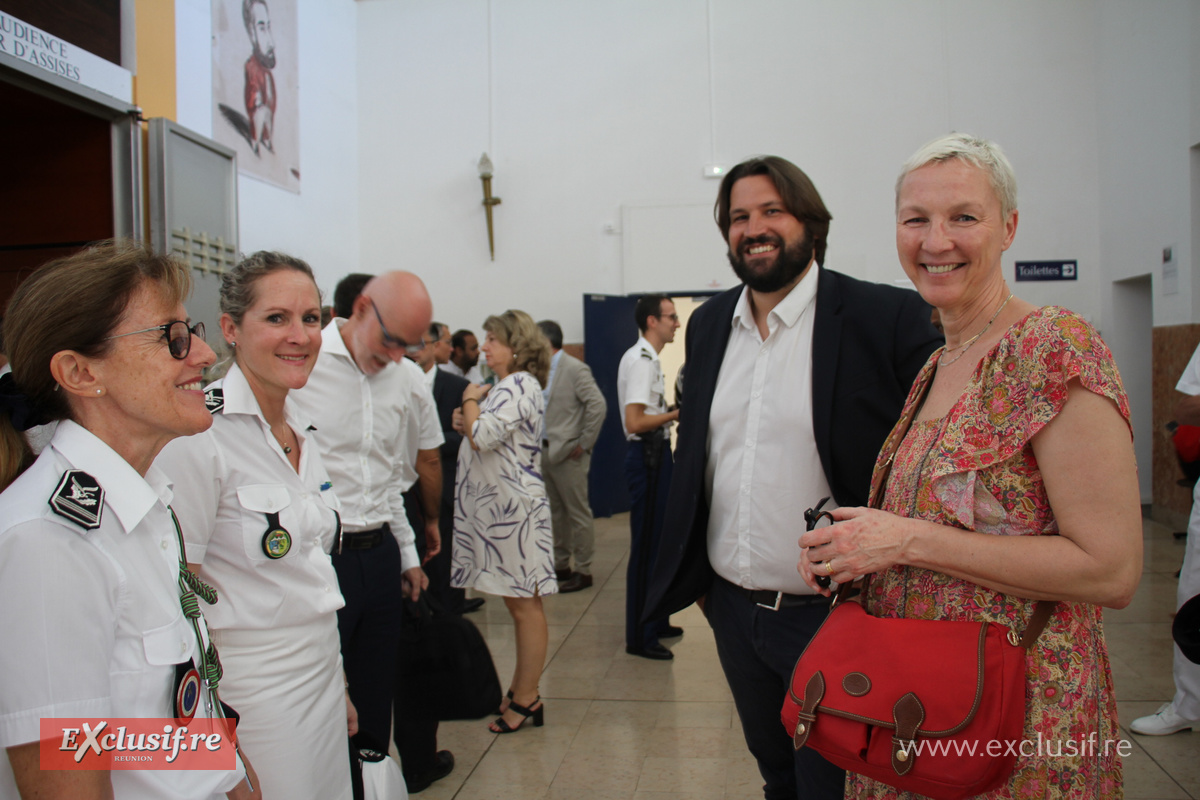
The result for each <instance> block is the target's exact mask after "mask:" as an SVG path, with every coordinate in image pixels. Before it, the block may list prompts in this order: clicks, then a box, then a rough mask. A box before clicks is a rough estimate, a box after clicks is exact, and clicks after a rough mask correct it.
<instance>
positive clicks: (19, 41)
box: [0, 11, 133, 103]
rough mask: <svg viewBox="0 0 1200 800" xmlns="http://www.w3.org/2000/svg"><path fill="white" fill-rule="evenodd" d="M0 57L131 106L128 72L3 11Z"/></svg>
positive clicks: (131, 90) (131, 83)
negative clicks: (5, 56) (56, 76)
mask: <svg viewBox="0 0 1200 800" xmlns="http://www.w3.org/2000/svg"><path fill="white" fill-rule="evenodd" d="M0 53H6V54H8V55H10V56H12V57H13V58H19V59H20V60H21V61H24V62H26V63H28V64H32V65H33V66H35V67H37V68H38V69H43V70H45V71H46V72H52V73H54V74H55V75H58V76H59V77H62V78H66V79H67V80H69V81H73V82H75V83H79V84H82V85H84V86H87V87H88V88H89V89H95V90H96V91H98V92H103V93H104V94H106V95H108V96H109V97H115V98H117V99H118V100H121V101H122V102H125V103H130V102H133V78H132V75H131V73H130V72H129V70H127V69H125V68H123V67H120V66H118V65H116V64H114V63H112V62H111V61H105V60H104V59H103V58H101V57H100V56H98V55H94V54H93V53H89V52H88V51H87V50H84V49H82V48H79V47H76V46H75V45H73V44H71V43H70V42H66V41H63V40H62V39H60V38H58V37H57V36H52V35H50V34H48V33H46V32H45V31H44V30H42V29H41V28H36V27H34V26H33V25H30V24H29V23H27V22H22V21H21V20H19V19H17V18H16V17H14V16H12V15H11V14H5V13H4V12H3V11H0Z"/></svg>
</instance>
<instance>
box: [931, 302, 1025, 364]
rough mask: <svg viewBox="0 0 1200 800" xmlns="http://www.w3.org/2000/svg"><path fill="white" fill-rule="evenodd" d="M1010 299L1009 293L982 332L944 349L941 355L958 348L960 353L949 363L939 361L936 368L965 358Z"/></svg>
mask: <svg viewBox="0 0 1200 800" xmlns="http://www.w3.org/2000/svg"><path fill="white" fill-rule="evenodd" d="M1012 299H1013V296H1012V292H1009V294H1008V297H1006V298H1004V302H1003V303H1001V304H1000V307H999V308H997V309H996V313H995V314H992V318H991V319H989V320H988V323H987V325H984V326H983V330H981V331H980V332H979V333H977V334H975V335H974V336H972V337H971V338H970V339H967V341H965V342H963V343H962V344H958V345H955V346H954V347H950V348H944V349H943V351H942V353H943V355H944V354H945V353H948V352H950V351H951V350H958V349H960V348H961V350H962V352H960V353H959V354H958V355H956V356H955V357H954V358H952V359H950V360H949V361H941V360H939V361H938V366H939V367H948V366H950V365H951V364H953V363H954V362H955V361H958V360H959V359H960V358H962V357H963V356H965V355H966V354H967V351H968V350H970V349H971V345H973V344H975V342H977V341H979V337H980V336H983V335H984V334H985V333H987V332H988V329H990V328H991V327H992V323H993V322H995V321H996V317H998V316H1000V312H1001V311H1003V310H1004V307H1005V306H1006V305H1008V301H1009V300H1012Z"/></svg>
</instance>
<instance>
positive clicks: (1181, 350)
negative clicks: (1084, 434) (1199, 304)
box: [1138, 325, 1200, 518]
mask: <svg viewBox="0 0 1200 800" xmlns="http://www.w3.org/2000/svg"><path fill="white" fill-rule="evenodd" d="M1151 341H1152V345H1151V346H1152V348H1153V356H1152V358H1153V365H1154V379H1153V380H1154V386H1153V388H1152V393H1153V395H1152V396H1153V400H1152V403H1153V412H1152V413H1153V416H1154V420H1153V423H1152V424H1153V429H1152V435H1153V437H1154V461H1153V464H1151V466H1150V469H1152V470H1153V475H1154V480H1153V491H1154V505H1155V506H1159V507H1162V508H1165V509H1169V510H1170V511H1172V512H1174V513H1176V514H1177V515H1179V516H1180V517H1183V518H1186V517H1187V514H1188V513H1189V512H1190V511H1191V508H1192V492H1191V490H1190V489H1187V488H1184V487H1182V486H1180V485H1179V479H1180V478H1182V477H1183V471H1182V470H1180V468H1179V461H1178V459H1177V458H1176V457H1175V447H1174V445H1172V444H1171V434H1170V433H1168V432H1167V428H1166V425H1167V423H1168V422H1170V421H1171V420H1172V419H1174V418H1175V404H1176V403H1178V402H1179V400H1180V398H1182V397H1183V395H1182V394H1180V393H1179V392H1178V391H1176V390H1175V384H1176V383H1178V382H1179V376H1180V375H1182V374H1183V369H1184V367H1186V366H1187V363H1188V360H1189V359H1191V357H1192V353H1193V352H1195V350H1196V345H1197V343H1200V325H1165V326H1161V327H1158V328H1155V329H1154V334H1153V338H1152V340H1151ZM1138 467H1139V468H1140V469H1146V467H1145V465H1142V464H1139V465H1138Z"/></svg>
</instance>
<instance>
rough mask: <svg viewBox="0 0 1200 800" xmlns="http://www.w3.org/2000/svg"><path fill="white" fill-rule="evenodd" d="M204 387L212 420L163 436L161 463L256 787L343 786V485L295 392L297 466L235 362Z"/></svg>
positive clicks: (289, 414)
mask: <svg viewBox="0 0 1200 800" xmlns="http://www.w3.org/2000/svg"><path fill="white" fill-rule="evenodd" d="M205 399H206V401H207V402H208V406H209V410H210V411H212V412H213V425H212V427H211V428H209V429H208V430H207V431H204V432H203V433H198V434H196V435H195V436H187V437H183V438H180V439H175V440H174V441H172V442H170V443H168V444H167V446H166V447H164V448H163V451H162V453H160V454H159V457H158V459H157V460H156V462H155V464H156V465H157V466H158V467H160V468H161V469H162V470H163V471H164V472H166V473H167V474H168V475H170V476H171V477H172V478H173V479H174V480H175V486H176V500H175V510H176V512H177V513H178V514H179V521H180V524H181V525H182V526H183V535H184V538H185V539H186V541H187V547H188V557H189V559H190V560H191V561H192V562H194V563H198V564H199V565H200V575H201V577H203V578H204V579H205V580H207V581H208V582H209V583H211V584H212V585H213V586H214V587H215V588H216V589H217V591H218V592H219V593H220V598H221V599H220V602H219V603H218V604H217V605H215V606H212V607H210V608H208V609H206V610H207V612H208V619H209V622H210V624H211V626H212V631H213V638H215V639H216V641H217V646H218V647H219V648H220V652H221V659H222V664H223V666H224V668H225V678H224V681H223V682H222V684H221V696H222V698H223V699H224V700H225V701H226V702H228V703H229V704H230V705H231V706H233V707H234V708H236V709H237V710H238V712H239V713H240V714H241V717H242V718H241V722H240V723H239V725H238V736H239V738H240V739H241V741H242V742H243V747H244V749H245V751H246V754H247V757H248V758H249V759H250V762H251V763H252V764H253V765H254V769H255V772H257V773H258V777H259V780H260V781H261V783H262V791H263V796H264V797H279V796H286V797H320V798H328V799H329V800H337V798H349V797H350V796H351V787H350V765H349V759H348V758H347V755H346V753H347V750H346V747H347V745H346V704H345V681H344V679H343V675H342V658H341V651H340V647H339V641H338V635H337V610H338V609H339V608H341V607H342V605H343V600H342V594H341V592H340V591H339V590H338V582H337V575H336V574H335V573H334V570H333V565H332V563H331V562H330V558H329V551H330V549H331V548H332V547H333V546H334V543H335V539H336V536H337V531H338V518H337V512H336V509H337V508H338V500H337V497H336V496H335V495H334V492H333V489H332V488H331V483H330V480H329V475H328V473H327V472H326V471H325V467H324V464H323V462H322V460H321V454H320V452H319V451H318V449H317V448H316V447H315V446H313V440H312V437H311V431H310V429H309V428H310V426H309V425H308V423H307V421H306V420H304V419H303V418H302V417H301V415H300V414H299V412H298V411H297V409H296V407H295V406H294V405H293V403H292V400H291V398H290V397H289V398H288V399H287V400H286V401H285V402H284V418H285V419H286V420H287V423H288V425H289V426H290V427H291V428H292V430H293V431H294V432H295V434H296V440H297V441H298V442H299V445H300V471H299V472H298V473H297V471H296V470H295V469H293V468H292V465H291V463H290V462H289V461H288V458H287V454H286V453H285V452H284V451H283V449H282V448H281V447H280V445H279V442H278V441H277V440H276V439H275V437H274V436H273V435H272V434H271V430H270V425H269V424H268V423H267V421H266V419H265V418H264V417H263V415H262V411H261V410H260V409H259V406H258V402H257V400H256V399H255V397H254V393H253V391H252V390H251V388H250V385H249V383H247V381H246V376H245V375H244V374H243V373H242V371H241V369H240V368H239V367H238V366H237V364H234V365H232V366H231V367H230V368H229V372H228V374H227V375H226V376H225V377H224V378H223V379H221V380H219V381H217V382H215V383H213V384H212V385H210V386H209V387H208V388H207V391H206V393H205Z"/></svg>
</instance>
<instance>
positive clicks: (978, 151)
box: [896, 132, 1017, 219]
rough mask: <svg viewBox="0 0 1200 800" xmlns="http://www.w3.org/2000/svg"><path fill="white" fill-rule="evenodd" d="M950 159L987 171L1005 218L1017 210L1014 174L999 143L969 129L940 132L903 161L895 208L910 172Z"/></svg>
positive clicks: (897, 181)
mask: <svg viewBox="0 0 1200 800" xmlns="http://www.w3.org/2000/svg"><path fill="white" fill-rule="evenodd" d="M950 159H958V160H960V161H965V162H966V163H968V164H970V165H971V166H973V167H978V168H979V169H981V170H983V171H984V172H986V173H987V175H988V181H989V182H990V183H991V184H992V190H993V191H994V192H995V193H996V197H997V198H998V199H999V200H1000V212H1001V214H1002V215H1003V216H1004V218H1005V219H1008V216H1009V214H1011V213H1012V212H1014V211H1016V210H1017V176H1016V174H1015V173H1014V172H1013V168H1012V164H1010V163H1008V158H1006V157H1005V155H1004V151H1003V150H1001V149H1000V145H998V144H996V143H995V142H990V141H988V140H987V139H980V138H978V137H976V136H972V135H971V134H969V133H957V132H955V133H951V134H948V135H946V136H940V137H938V138H937V139H934V140H933V141H931V142H928V143H926V144H924V145H922V146H921V147H920V148H918V150H917V152H915V153H913V154H912V155H911V156H909V159H908V160H907V161H905V162H904V166H903V167H901V169H900V177H898V178H897V179H896V206H897V208H899V206H900V187H901V186H902V185H903V184H904V179H905V178H907V177H908V174H909V173H910V172H912V171H913V170H917V169H920V168H921V167H924V166H927V165H929V164H937V163H941V162H943V161H949V160H950Z"/></svg>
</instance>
